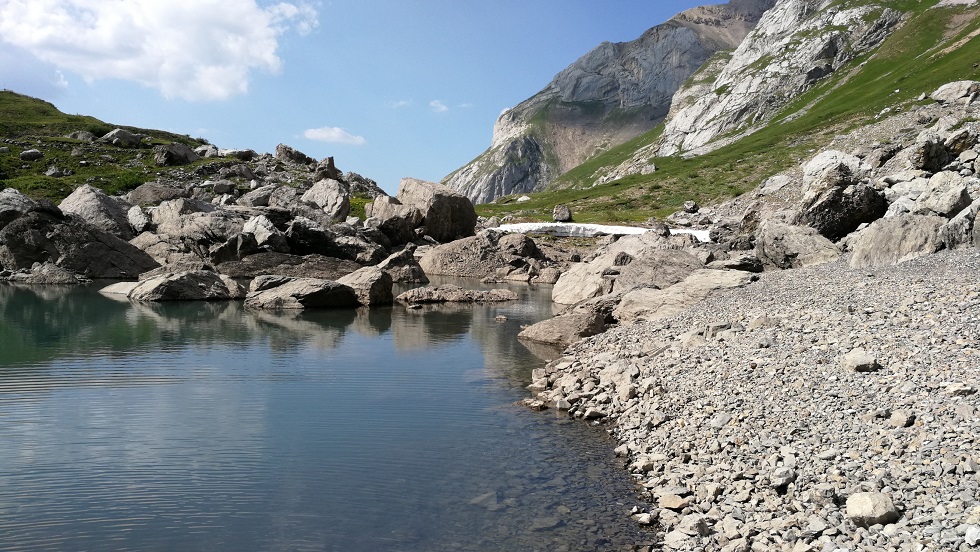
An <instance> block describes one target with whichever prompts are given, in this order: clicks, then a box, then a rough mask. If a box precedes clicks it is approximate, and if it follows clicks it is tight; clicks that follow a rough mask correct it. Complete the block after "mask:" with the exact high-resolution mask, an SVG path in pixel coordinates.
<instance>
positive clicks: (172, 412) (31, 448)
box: [0, 285, 651, 552]
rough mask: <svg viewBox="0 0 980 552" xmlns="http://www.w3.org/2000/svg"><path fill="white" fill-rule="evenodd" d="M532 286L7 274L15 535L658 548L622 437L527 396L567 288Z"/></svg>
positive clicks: (3, 288) (103, 541) (2, 344)
mask: <svg viewBox="0 0 980 552" xmlns="http://www.w3.org/2000/svg"><path fill="white" fill-rule="evenodd" d="M472 287H478V286H472ZM512 289H514V290H515V291H518V292H519V293H520V294H521V301H519V302H514V303H507V304H503V305H497V306H464V307H440V308H425V309H421V310H407V309H405V308H402V307H400V306H395V307H392V308H381V309H373V310H370V311H367V310H359V311H353V310H346V311H317V312H303V313H295V314H276V313H268V312H252V311H247V310H245V309H244V308H243V307H242V305H241V303H240V302H227V303H184V304H164V305H138V304H131V303H129V302H120V301H118V300H114V299H109V298H106V297H103V296H101V295H100V294H98V292H97V289H96V288H93V287H81V288H58V287H47V288H46V287H17V286H10V285H0V313H2V314H0V551H5V552H10V551H19V550H243V551H248V550H263V551H267V550H283V551H286V550H289V551H297V550H337V551H360V550H365V551H367V550H406V551H429V550H548V551H560V550H629V549H631V547H632V545H634V544H639V543H645V542H650V541H651V537H650V535H648V534H645V533H643V532H642V530H641V529H640V528H639V527H637V526H636V525H635V524H634V523H633V522H632V521H631V520H630V518H629V511H630V508H632V507H633V506H634V505H636V504H637V503H636V502H635V498H634V493H633V484H632V482H631V481H630V480H629V477H628V476H627V475H626V474H625V472H624V471H622V469H621V468H620V466H619V465H618V464H617V461H616V459H615V458H614V456H613V454H612V449H613V446H614V445H613V444H612V443H611V442H610V440H609V439H608V437H607V435H606V434H605V432H604V431H603V430H602V429H601V428H597V427H591V426H589V425H588V424H586V423H584V422H579V421H571V420H568V419H567V418H566V417H564V416H563V415H559V414H557V413H555V412H548V411H546V412H532V411H529V410H527V409H525V408H523V407H521V406H518V405H516V404H515V403H516V402H517V401H520V400H521V399H523V398H525V397H527V396H528V393H527V391H526V390H525V389H524V386H525V385H527V383H528V380H529V378H530V372H531V370H532V369H533V368H536V367H540V366H542V365H543V361H541V360H539V359H537V358H535V357H534V356H533V355H531V354H530V353H529V352H528V351H527V350H526V349H525V348H524V347H523V346H522V345H521V344H520V343H519V342H518V341H517V339H516V337H515V336H516V334H517V332H518V331H519V330H520V325H521V324H528V323H533V322H535V321H537V320H541V319H543V318H546V317H548V316H550V315H551V304H550V302H549V301H548V297H549V293H550V289H548V288H539V289H535V288H529V287H526V286H516V287H513V288H512ZM498 315H504V316H506V317H507V319H506V320H505V321H499V320H497V319H496V317H497V316H498Z"/></svg>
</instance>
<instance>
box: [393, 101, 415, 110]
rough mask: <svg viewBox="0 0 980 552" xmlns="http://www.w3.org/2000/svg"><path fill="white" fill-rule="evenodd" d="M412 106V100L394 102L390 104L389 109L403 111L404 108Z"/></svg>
mask: <svg viewBox="0 0 980 552" xmlns="http://www.w3.org/2000/svg"><path fill="white" fill-rule="evenodd" d="M410 105H412V101H411V100H397V101H393V102H388V107H390V108H391V109H401V108H403V107H408V106H410Z"/></svg>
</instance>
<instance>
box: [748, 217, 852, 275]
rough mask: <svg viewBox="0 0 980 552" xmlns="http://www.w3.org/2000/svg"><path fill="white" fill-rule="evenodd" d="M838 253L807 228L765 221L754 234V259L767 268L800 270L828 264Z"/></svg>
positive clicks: (834, 246)
mask: <svg viewBox="0 0 980 552" xmlns="http://www.w3.org/2000/svg"><path fill="white" fill-rule="evenodd" d="M840 253H841V252H840V249H838V248H837V246H836V245H834V244H833V242H831V241H830V240H828V239H827V238H825V237H823V236H821V235H820V233H819V232H817V231H816V230H814V229H813V228H810V227H809V226H796V225H790V224H784V223H781V222H776V221H772V220H766V221H763V222H762V224H760V225H759V229H758V231H757V232H756V237H755V256H756V257H758V258H759V260H761V261H762V262H763V263H765V264H766V265H768V266H774V267H776V268H802V267H807V266H812V265H817V264H823V263H829V262H832V261H834V260H836V259H837V258H838V257H840Z"/></svg>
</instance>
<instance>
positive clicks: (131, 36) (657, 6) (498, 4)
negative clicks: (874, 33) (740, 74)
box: [0, 0, 710, 194]
mask: <svg viewBox="0 0 980 552" xmlns="http://www.w3.org/2000/svg"><path fill="white" fill-rule="evenodd" d="M704 3H706V2H698V1H688V0H678V1H659V0H603V1H599V0H492V1H485V0H397V1H395V0H321V1H314V0H290V1H264V0H166V1H164V0H0V88H4V89H9V90H13V91H15V92H19V93H21V94H27V95H30V96H34V97H37V98H41V99H44V100H47V101H49V102H51V103H53V104H54V105H55V106H56V107H58V108H59V109H60V110H61V111H63V112H65V113H70V114H79V115H91V116H94V117H97V118H99V119H101V120H103V121H105V122H107V123H110V124H117V125H129V126H137V127H143V128H153V129H159V130H166V131H170V132H175V133H178V134H187V135H190V136H192V137H195V138H205V139H207V140H208V141H210V142H211V143H213V144H215V145H216V146H218V147H221V148H249V149H253V150H255V151H257V152H260V153H262V152H274V151H275V148H276V145H277V144H279V143H285V144H288V145H290V146H292V147H294V148H296V149H298V150H300V151H302V152H304V153H306V154H307V155H310V156H312V157H315V158H318V159H322V158H324V157H327V156H333V157H334V159H335V162H336V164H337V167H338V168H340V169H341V170H343V171H354V172H356V173H359V174H361V175H363V176H366V177H368V178H371V179H373V180H376V181H377V182H378V184H379V185H380V186H381V187H382V188H383V189H385V190H386V191H388V192H389V193H392V194H394V193H395V192H397V189H398V183H399V181H400V180H401V178H402V177H413V178H421V179H424V180H431V181H436V182H438V181H439V180H441V179H442V178H443V177H444V176H446V175H447V174H449V173H450V172H452V171H454V170H455V169H457V168H459V167H461V166H463V165H464V164H466V163H467V162H469V161H470V160H472V159H473V158H475V157H476V156H478V155H479V154H480V153H482V152H483V151H484V150H485V149H486V148H487V147H489V145H490V140H491V137H492V134H493V123H494V121H495V120H496V119H497V117H498V116H499V115H500V114H501V112H502V111H504V110H505V109H507V108H510V107H513V106H515V105H517V104H518V103H520V102H521V101H523V100H525V99H527V98H529V97H531V96H532V95H534V94H535V93H537V92H538V91H540V90H541V89H542V88H544V87H545V86H546V85H547V84H548V83H549V82H550V81H551V79H552V77H554V75H555V74H557V73H558V72H559V71H561V70H562V69H564V68H565V67H567V66H568V65H570V64H571V63H572V62H574V61H575V60H576V59H578V58H579V57H580V56H582V55H584V54H585V53H586V52H588V51H589V50H591V49H592V48H594V47H596V46H598V45H599V44H600V43H602V42H603V41H609V42H625V41H629V40H633V39H636V38H638V37H639V36H640V35H641V34H642V33H643V31H645V30H646V29H648V28H650V27H652V26H654V25H657V24H659V23H662V22H664V21H666V20H667V19H669V18H670V17H671V16H673V15H674V14H676V13H678V12H680V11H683V10H685V9H688V8H691V7H694V6H696V5H700V4H704ZM709 3H710V2H709Z"/></svg>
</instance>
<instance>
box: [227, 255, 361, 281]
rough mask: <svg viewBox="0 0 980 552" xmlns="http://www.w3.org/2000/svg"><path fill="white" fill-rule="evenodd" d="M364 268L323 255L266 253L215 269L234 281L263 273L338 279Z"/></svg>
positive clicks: (230, 262) (250, 256)
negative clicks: (234, 279)
mask: <svg viewBox="0 0 980 552" xmlns="http://www.w3.org/2000/svg"><path fill="white" fill-rule="evenodd" d="M361 267H362V265H360V264H358V263H356V262H354V261H348V260H344V259H335V258H332V257H324V256H323V255H304V256H302V257H301V256H299V255H290V254H287V253H273V252H263V253H256V254H254V255H249V256H247V257H244V258H243V259H241V260H239V261H228V262H224V263H219V264H218V265H217V266H216V267H215V268H216V269H217V270H218V272H220V273H221V274H227V275H228V276H231V277H232V278H255V277H256V276H261V275H263V274H282V275H284V276H290V277H294V278H317V279H327V280H337V279H338V278H341V277H342V276H346V275H347V274H350V273H351V272H354V271H355V270H358V269H360V268H361Z"/></svg>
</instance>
